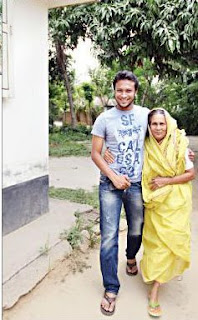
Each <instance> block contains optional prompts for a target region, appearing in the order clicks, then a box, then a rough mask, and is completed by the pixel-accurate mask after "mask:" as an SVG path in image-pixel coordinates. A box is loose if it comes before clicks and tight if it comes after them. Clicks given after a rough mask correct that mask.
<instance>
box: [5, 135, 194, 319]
mask: <svg viewBox="0 0 198 320" xmlns="http://www.w3.org/2000/svg"><path fill="white" fill-rule="evenodd" d="M191 143H192V144H191V145H193V146H192V148H193V150H195V151H196V152H197V155H198V137H196V138H195V137H192V138H191ZM73 160H74V159H73ZM73 160H72V163H71V166H72V165H74V161H73ZM84 160H85V162H84V164H83V168H84V169H83V168H81V166H80V163H79V168H81V169H79V172H78V171H75V170H78V169H73V171H75V172H78V174H77V175H76V177H78V179H79V181H80V180H81V178H82V180H81V187H82V188H83V187H84V186H85V180H86V179H88V180H91V179H90V177H91V173H90V172H91V170H92V169H91V164H90V162H89V161H90V160H88V159H84ZM62 161H63V162H64V160H62ZM67 161H69V158H67ZM76 161H77V159H76ZM86 161H87V162H86ZM87 163H88V164H89V168H88V169H89V170H88V172H89V175H87V173H86V175H84V173H85V172H86V170H85V167H84V165H86V164H87ZM76 166H77V165H76V164H75V167H76ZM197 167H198V157H197V159H196V168H197ZM51 168H52V167H51ZM62 168H63V172H62V175H65V171H64V169H65V168H64V165H63V167H62ZM68 168H69V165H68ZM92 168H93V166H92ZM93 170H95V169H93ZM196 170H197V169H196ZM57 177H58V176H57ZM59 177H61V175H60V176H59ZM70 178H71V179H70V180H71V181H72V177H70ZM53 179H55V180H51V181H57V182H60V180H56V176H54V178H53ZM57 179H59V178H57ZM78 179H77V180H78ZM77 180H76V181H77ZM65 181H66V182H67V181H69V180H67V179H66V180H65ZM89 182H90V181H89ZM51 184H53V183H52V182H51ZM54 184H55V183H54ZM94 184H95V180H94ZM193 185H194V190H193V198H194V200H193V212H192V264H191V268H190V269H189V270H187V271H186V272H185V274H184V276H183V279H182V281H178V280H176V279H175V280H172V281H171V282H170V283H168V284H166V285H164V286H163V287H162V288H161V295H160V301H161V304H162V308H163V317H162V319H164V320H177V319H179V320H196V319H198V309H197V288H198V277H197V261H198V250H197V246H198V215H197V208H198V197H197V191H198V177H196V180H195V181H194V182H193ZM76 186H78V182H76ZM67 187H68V185H67ZM125 245H126V233H125V232H122V233H121V234H120V248H119V277H120V282H121V290H120V294H119V298H118V301H117V310H116V313H115V315H113V316H112V317H111V319H112V320H113V319H115V320H118V319H119V320H121V319H123V320H131V319H136V320H147V319H150V317H149V316H148V315H147V310H146V305H147V291H148V288H149V287H148V286H146V285H145V284H144V283H143V282H142V278H141V275H140V274H138V275H137V276H136V277H128V276H127V275H126V274H125V263H126V261H125ZM141 254H142V252H141V251H140V252H139V254H138V261H139V260H140V258H141ZM72 271H73V272H72ZM74 271H75V272H74ZM102 294H103V287H102V282H101V274H100V269H99V250H98V249H94V250H91V251H90V252H89V253H88V254H84V255H83V254H81V255H79V256H78V257H76V259H75V261H71V260H70V259H66V260H65V261H63V262H62V263H60V264H59V265H58V266H57V267H56V268H55V270H53V271H52V272H51V273H50V274H48V275H47V276H46V278H45V279H44V280H43V281H42V282H41V283H40V284H39V285H38V286H37V287H36V288H35V289H34V290H33V291H32V292H31V293H29V294H28V295H26V296H25V297H23V298H22V299H20V301H19V302H18V303H17V305H16V306H15V307H14V308H12V309H10V310H8V311H6V312H5V313H4V320H62V319H72V320H89V319H90V320H92V319H94V320H102V319H105V318H106V317H105V316H103V315H102V314H101V312H100V308H99V304H100V300H101V296H102Z"/></svg>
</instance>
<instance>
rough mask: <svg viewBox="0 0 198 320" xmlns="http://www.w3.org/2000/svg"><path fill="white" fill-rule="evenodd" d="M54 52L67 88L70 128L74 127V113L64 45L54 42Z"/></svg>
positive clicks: (75, 122)
mask: <svg viewBox="0 0 198 320" xmlns="http://www.w3.org/2000/svg"><path fill="white" fill-rule="evenodd" d="M56 54H57V62H58V65H59V68H60V70H61V72H62V76H63V80H64V84H65V88H66V90H67V95H68V100H69V108H70V113H71V126H72V128H76V124H77V121H76V114H75V111H74V103H73V98H72V91H71V86H70V82H69V77H68V72H67V57H66V54H65V53H64V46H63V45H61V43H60V42H59V41H57V42H56Z"/></svg>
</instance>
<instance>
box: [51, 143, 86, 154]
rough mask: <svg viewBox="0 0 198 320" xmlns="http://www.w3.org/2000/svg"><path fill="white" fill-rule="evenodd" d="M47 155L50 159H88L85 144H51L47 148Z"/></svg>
mask: <svg viewBox="0 0 198 320" xmlns="http://www.w3.org/2000/svg"><path fill="white" fill-rule="evenodd" d="M49 155H50V156H52V157H69V156H81V157H89V156H90V150H89V149H88V147H87V145H86V144H81V143H75V142H65V143H56V144H54V143H51V144H50V146H49Z"/></svg>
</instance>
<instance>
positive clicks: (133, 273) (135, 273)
mask: <svg viewBox="0 0 198 320" xmlns="http://www.w3.org/2000/svg"><path fill="white" fill-rule="evenodd" d="M135 266H137V262H136V261H135V262H133V263H129V262H127V267H129V268H130V269H132V268H133V267H135ZM127 267H126V274H127V275H128V276H136V275H137V274H138V270H136V271H135V272H129V271H128V268H127Z"/></svg>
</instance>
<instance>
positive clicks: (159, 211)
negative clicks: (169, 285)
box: [141, 113, 192, 283]
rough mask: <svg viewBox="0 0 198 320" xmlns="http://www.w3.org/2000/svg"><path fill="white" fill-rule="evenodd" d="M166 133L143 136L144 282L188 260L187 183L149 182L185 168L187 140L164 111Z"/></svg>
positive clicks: (176, 271)
mask: <svg viewBox="0 0 198 320" xmlns="http://www.w3.org/2000/svg"><path fill="white" fill-rule="evenodd" d="M166 121H167V135H166V137H165V138H164V140H163V141H162V143H161V144H158V143H157V141H156V140H155V139H154V137H153V136H152V134H151V132H149V133H150V134H149V137H148V138H146V140H145V153H144V167H143V176H142V190H143V199H144V203H145V222H144V230H143V240H142V241H143V247H144V253H143V258H142V260H141V271H142V276H143V279H144V281H145V282H150V281H153V280H157V281H159V282H160V283H164V282H167V281H169V280H171V279H172V278H173V277H175V276H177V275H180V274H182V273H183V272H184V270H185V269H186V268H188V267H189V264H190V223H189V214H190V211H191V206H192V203H191V202H192V190H191V183H190V182H187V183H183V184H175V185H167V186H165V187H162V188H159V189H157V190H155V191H152V190H151V189H150V185H149V183H150V182H151V180H152V179H153V178H155V177H157V176H161V177H167V176H168V177H173V176H176V175H180V174H182V173H184V171H185V151H186V148H187V145H188V140H187V138H186V137H185V134H184V132H183V130H179V129H177V125H176V121H175V120H174V119H173V118H171V117H170V115H169V114H168V113H166Z"/></svg>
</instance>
